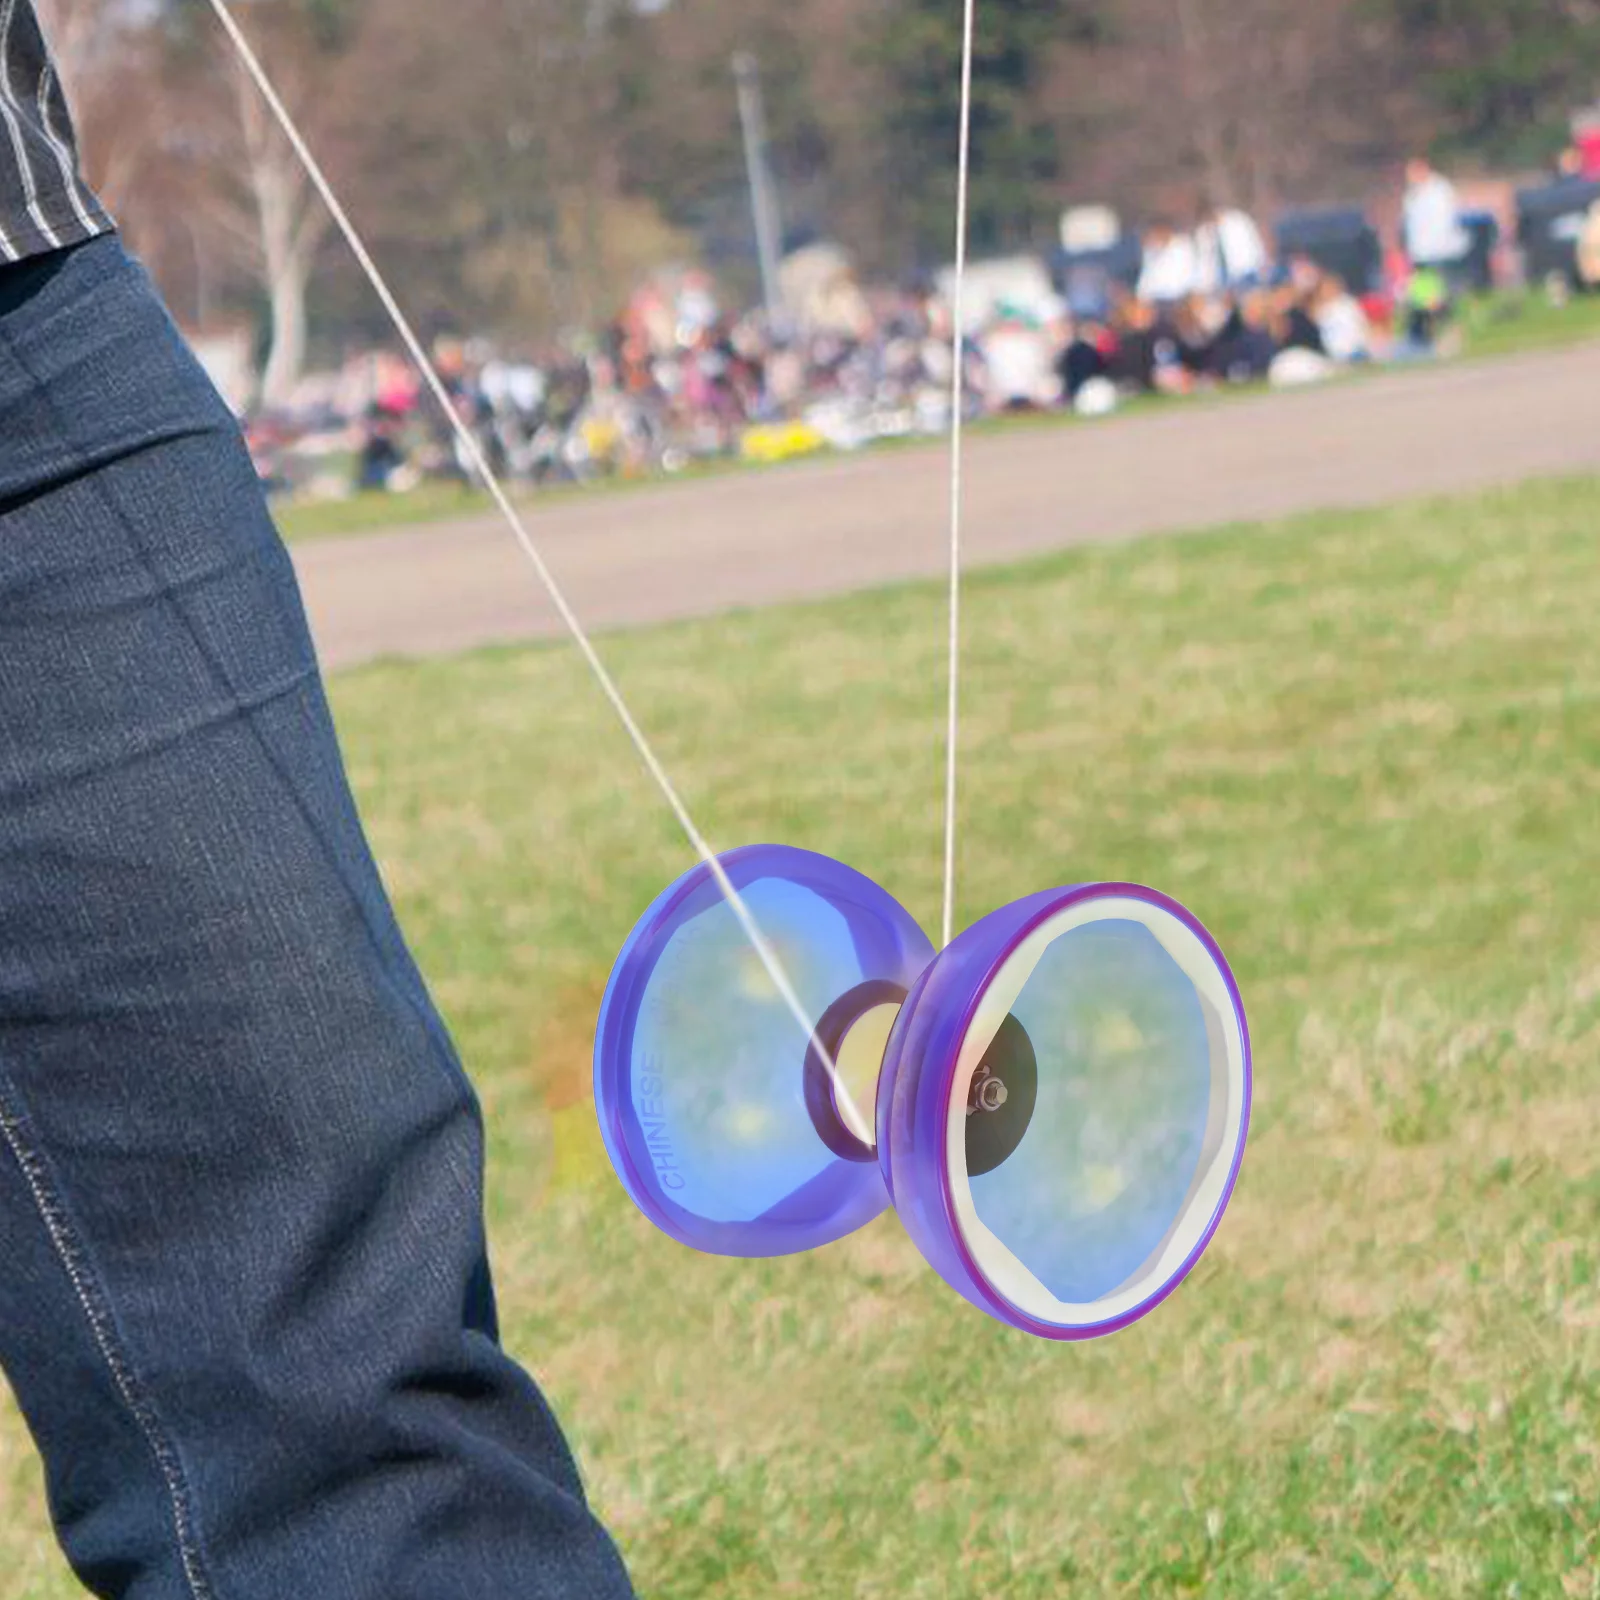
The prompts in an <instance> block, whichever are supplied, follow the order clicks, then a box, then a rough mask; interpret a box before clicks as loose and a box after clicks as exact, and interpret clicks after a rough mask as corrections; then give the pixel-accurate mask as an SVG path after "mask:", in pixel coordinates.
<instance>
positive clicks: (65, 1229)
mask: <svg viewBox="0 0 1600 1600" xmlns="http://www.w3.org/2000/svg"><path fill="white" fill-rule="evenodd" d="M24 1120H25V1119H24V1114H23V1113H22V1112H21V1111H20V1110H19V1109H18V1102H17V1099H16V1093H15V1089H14V1087H12V1086H11V1085H10V1084H9V1083H8V1081H7V1079H6V1077H5V1074H4V1073H3V1072H0V1137H3V1138H4V1140H5V1143H6V1146H7V1147H8V1148H9V1150H10V1151H11V1154H12V1156H13V1157H14V1158H15V1160H16V1163H17V1166H18V1168H19V1170H20V1171H21V1173H22V1178H23V1182H24V1183H26V1184H27V1186H28V1192H29V1194H30V1195H31V1196H32V1198H33V1203H34V1207H35V1209H36V1210H37V1211H38V1213H39V1220H40V1221H41V1222H42V1223H43V1225H44V1230H45V1234H46V1236H47V1237H48V1238H49V1240H50V1245H51V1249H52V1250H53V1251H54V1252H55V1256H56V1259H57V1260H58V1261H59V1262H60V1264H61V1268H62V1270H63V1271H64V1272H65V1273H66V1275H67V1279H68V1282H69V1283H70V1284H71V1285H72V1291H73V1294H74V1295H75V1296H76V1298H77V1301H78V1305H79V1307H80V1308H81V1310H82V1312H83V1315H84V1320H85V1322H86V1323H87V1324H88V1327H89V1332H90V1334H91V1335H92V1337H93V1339H94V1343H95V1347H96V1349H97V1350H98V1351H99V1354H100V1358H101V1360H103V1361H104V1362H105V1365H106V1370H107V1371H108V1372H109V1373H110V1374H111V1380H112V1382H113V1384H114V1385H115V1386H116V1390H117V1393H118V1394H119V1396H120V1397H121V1399H122V1403H123V1405H124V1406H126V1407H127V1410H128V1414H129V1416H131V1417H132V1418H133V1421H134V1424H135V1426H136V1427H137V1428H138V1430H139V1433H140V1435H141V1437H142V1438H143V1439H144V1442H145V1445H146V1448H148V1450H149V1451H150V1455H151V1457H152V1459H153V1460H154V1462H155V1465H156V1470H157V1472H158V1473H159V1474H160V1477H161V1480H162V1485H163V1487H164V1489H165V1491H166V1496H167V1505H168V1510H169V1511H170V1513H171V1518H172V1530H173V1538H174V1541H175V1543H176V1545H177V1549H178V1556H179V1559H180V1561H181V1562H182V1564H183V1576H184V1581H185V1583H186V1584H187V1586H188V1591H189V1594H190V1596H191V1597H192V1600H214V1597H215V1594H216V1591H215V1590H214V1589H213V1588H212V1586H211V1582H210V1579H209V1578H208V1577H207V1576H206V1573H205V1563H204V1558H203V1557H202V1556H201V1553H200V1548H199V1539H198V1534H197V1533H196V1531H195V1527H194V1515H193V1512H192V1510H191V1504H192V1495H191V1493H190V1489H189V1484H188V1480H187V1478H186V1476H185V1474H184V1470H183V1464H182V1462H181V1461H180V1459H179V1457H178V1453H177V1450H176V1449H175V1448H174V1446H173V1444H172V1441H171V1439H170V1438H169V1436H168V1434H167V1431H166V1429H165V1428H164V1427H163V1425H162V1423H161V1419H160V1417H159V1416H158V1415H157V1413H156V1409H155V1406H154V1404H153V1403H152V1402H151V1400H150V1399H149V1397H148V1396H147V1395H146V1394H145V1392H144V1386H143V1385H142V1383H141V1382H140V1381H139V1378H138V1376H137V1375H136V1373H135V1372H134V1370H133V1366H132V1363H131V1362H130V1360H129V1358H128V1356H127V1353H126V1352H125V1351H124V1349H123V1348H122V1344H121V1342H120V1340H119V1338H118V1335H117V1332H116V1329H115V1326H114V1322H113V1318H112V1314H111V1310H110V1305H109V1297H108V1296H107V1294H106V1292H105V1288H104V1286H103V1284H101V1283H99V1282H98V1281H97V1279H96V1275H95V1273H94V1270H93V1267H92V1266H91V1264H90V1262H89V1260H88V1252H87V1251H86V1250H85V1248H84V1246H83V1242H82V1240H81V1239H80V1238H79V1237H78V1234H77V1232H76V1230H75V1229H74V1228H73V1226H72V1223H71V1221H70V1220H69V1219H68V1217H67V1215H66V1208H65V1206H64V1204H63V1203H62V1200H61V1198H60V1197H59V1195H58V1193H57V1192H56V1190H55V1187H54V1186H53V1185H52V1183H51V1182H50V1178H49V1176H48V1174H47V1172H46V1170H45V1164H44V1160H43V1158H42V1156H41V1155H40V1153H39V1152H38V1151H37V1150H36V1149H34V1147H33V1146H32V1145H31V1144H30V1143H29V1141H28V1140H27V1139H26V1138H25V1137H24V1135H23V1123H24Z"/></svg>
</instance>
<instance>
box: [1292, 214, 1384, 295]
mask: <svg viewBox="0 0 1600 1600" xmlns="http://www.w3.org/2000/svg"><path fill="white" fill-rule="evenodd" d="M1277 246H1278V260H1279V261H1280V262H1282V263H1284V264H1287V263H1288V262H1290V261H1291V260H1293V259H1294V257H1296V256H1301V257H1304V258H1305V259H1306V260H1307V261H1311V262H1314V263H1315V264H1316V265H1317V266H1319V267H1321V268H1322V270H1323V271H1324V272H1331V273H1333V274H1334V275H1335V276H1337V277H1339V278H1341V279H1343V280H1344V284H1345V287H1346V288H1347V289H1349V291H1350V292H1351V294H1353V295H1355V296H1356V297H1357V299H1364V298H1367V297H1369V296H1372V295H1376V294H1379V293H1381V292H1382V290H1383V246H1382V244H1381V242H1380V241H1379V238H1378V230H1377V229H1376V228H1375V227H1373V225H1372V222H1371V220H1370V219H1369V218H1368V216H1367V214H1366V212H1365V211H1363V210H1361V209H1360V208H1359V207H1357V206H1328V207H1322V208H1318V209H1315V210H1304V211H1290V212H1287V213H1285V215H1284V216H1283V217H1281V218H1280V219H1279V221H1278V229H1277Z"/></svg>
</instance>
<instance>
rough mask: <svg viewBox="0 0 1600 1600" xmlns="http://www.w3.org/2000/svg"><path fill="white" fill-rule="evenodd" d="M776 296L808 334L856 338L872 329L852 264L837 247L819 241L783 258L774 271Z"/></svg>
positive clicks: (867, 309)
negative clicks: (780, 298)
mask: <svg viewBox="0 0 1600 1600" xmlns="http://www.w3.org/2000/svg"><path fill="white" fill-rule="evenodd" d="M778 292H779V294H780V295H781V296H782V299H783V304H784V307H785V309H786V310H787V311H788V313H789V315H790V316H791V317H792V318H793V319H794V320H795V321H796V322H797V323H798V324H799V326H800V327H801V328H803V329H805V330H806V331H808V332H812V333H835V334H841V335H844V336H846V337H849V338H860V337H863V336H865V334H866V333H867V332H868V331H869V330H870V329H871V327H872V309H871V307H870V306H869V305H868V304H867V297H866V295H865V294H864V293H863V292H862V289H861V284H860V282H859V280H858V279H857V277H856V270H855V262H854V261H853V260H852V259H851V256H850V254H849V252H848V251H846V250H845V249H843V248H842V247H841V246H839V245H836V244H830V243H827V242H823V241H819V242H818V243H816V244H809V245H806V246H805V247H804V248H803V249H800V250H796V251H793V252H792V253H791V254H789V255H788V256H786V257H785V258H784V259H783V262H782V263H781V265H780V266H779V268H778Z"/></svg>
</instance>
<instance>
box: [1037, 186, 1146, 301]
mask: <svg viewBox="0 0 1600 1600" xmlns="http://www.w3.org/2000/svg"><path fill="white" fill-rule="evenodd" d="M1143 264H1144V246H1143V244H1142V243H1141V242H1140V239H1139V236H1138V234H1137V233H1134V232H1132V231H1131V230H1130V229H1128V228H1126V227H1125V226H1124V225H1123V222H1122V219H1121V218H1120V217H1119V216H1118V215H1117V213H1116V212H1115V211H1113V210H1112V209H1111V207H1110V206H1072V207H1069V208H1068V209H1067V210H1066V211H1064V212H1062V214H1061V248H1060V250H1059V251H1058V252H1057V254H1056V257H1055V261H1054V263H1053V265H1054V269H1055V270H1054V277H1055V285H1056V288H1057V289H1058V290H1059V292H1060V294H1061V297H1062V298H1063V299H1064V300H1065V301H1066V303H1067V305H1068V307H1069V308H1070V309H1071V311H1072V312H1073V313H1074V315H1076V316H1080V317H1091V318H1097V319H1098V318H1101V317H1104V316H1105V315H1106V314H1107V313H1108V312H1109V310H1110V306H1111V302H1112V299H1113V298H1114V296H1115V293H1116V291H1117V289H1118V288H1119V287H1120V288H1125V289H1132V288H1133V287H1134V285H1135V284H1137V283H1138V281H1139V271H1140V268H1141V267H1142V266H1143Z"/></svg>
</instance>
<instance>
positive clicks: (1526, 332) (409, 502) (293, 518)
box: [278, 294, 1600, 542]
mask: <svg viewBox="0 0 1600 1600" xmlns="http://www.w3.org/2000/svg"><path fill="white" fill-rule="evenodd" d="M1462 331H1463V335H1464V338H1465V351H1466V355H1467V357H1468V358H1472V359H1475V358H1479V357H1485V358H1487V357H1494V356H1504V355H1515V354H1517V353H1519V352H1526V351H1535V350H1547V349H1555V348H1559V347H1561V346H1564V345H1569V344H1576V343H1580V342H1581V341H1583V340H1586V339H1592V338H1600V295H1587V296H1583V297H1581V298H1579V299H1577V300H1574V301H1573V302H1571V303H1570V304H1568V305H1566V306H1559V307H1558V306H1552V305H1551V304H1550V303H1549V301H1548V300H1546V299H1545V298H1544V297H1543V296H1542V295H1538V294H1527V295H1515V296H1514V295H1497V296H1494V297H1492V298H1490V297H1485V298H1482V299H1478V300H1474V301H1471V302H1469V303H1468V304H1467V305H1466V306H1465V307H1464V308H1463V311H1462ZM1387 370H1388V369H1387V368H1382V367H1374V368H1370V369H1368V370H1366V371H1364V372H1361V373H1357V374H1353V375H1352V376H1353V377H1354V378H1358V379H1359V380H1360V381H1362V382H1370V381H1372V380H1374V379H1381V378H1382V376H1383V374H1384V372H1385V371H1387ZM1256 392H1257V391H1256V390H1254V389H1251V388H1245V389H1232V390H1225V391H1222V392H1218V393H1214V394H1210V395H1205V396H1201V397H1198V398H1194V397H1191V398H1189V399H1186V400H1183V401H1181V402H1172V401H1163V400H1159V399H1140V400H1133V401H1130V402H1128V403H1127V404H1125V405H1124V406H1123V408H1122V409H1123V413H1124V414H1127V413H1129V412H1133V411H1144V410H1153V409H1157V408H1159V407H1161V406H1164V405H1171V404H1183V405H1201V404H1205V405H1217V404H1225V403H1227V402H1228V401H1230V400H1238V399H1242V398H1245V397H1247V396H1248V395H1250V394H1253V393H1256ZM1285 398H1287V397H1285ZM1078 423H1079V419H1078V418H1076V417H1074V416H1073V415H1072V414H1071V413H1066V412H1052V413H1048V414H1044V415H1040V416H1022V417H991V418H987V419H985V420H983V421H981V422H979V423H978V424H976V426H975V428H974V430H973V431H975V432H976V433H977V434H979V435H981V434H984V433H990V432H994V431H996V430H998V429H1015V428H1038V427H1072V426H1074V425H1077V424H1078ZM943 447H944V446H943V444H942V443H941V442H940V441H937V440H935V441H929V440H926V439H918V438H909V439H893V440H886V441H883V442H881V443H879V444H876V445H874V446H872V447H871V448H873V449H874V450H886V449H896V450H915V449H918V448H922V449H935V450H937V449H941V448H943ZM789 464H790V463H782V464H780V466H778V467H773V466H752V465H750V464H747V463H745V462H741V461H737V460H733V461H724V462H709V463H703V464H700V465H697V466H695V467H693V468H691V469H689V470H687V471H685V472H682V473H679V474H677V475H675V476H674V477H673V478H670V479H666V480H663V479H662V478H660V477H659V476H652V477H645V478H630V479H625V480H618V481H614V482H604V483H600V484H592V485H589V486H586V487H583V486H580V487H576V488H574V487H560V488H554V489H544V490H540V491H538V493H537V494H536V495H532V496H530V497H529V499H530V501H536V502H537V503H538V504H539V505H541V506H548V505H550V504H551V503H552V502H557V501H560V500H563V499H571V498H573V497H575V496H584V495H593V494H600V493H604V494H615V493H619V492H626V491H628V490H630V489H635V488H639V487H647V486H658V485H660V484H661V483H662V482H663V481H665V482H677V483H685V482H694V481H697V480H699V479H702V478H707V477H717V476H721V475H724V474H726V473H729V472H751V471H760V472H771V471H775V470H781V467H782V466H783V465H789ZM493 509H494V506H493V502H492V501H491V500H490V498H489V496H488V495H487V494H483V493H480V492H478V491H477V490H473V489H465V488H462V487H458V486H455V485H450V484H427V485H424V486H423V487H421V488H419V489H414V490H411V491H409V492H407V493H405V494H393V495H384V494H374V495H360V496H355V497H353V498H351V499H347V500H330V501H323V502H307V503H304V504H299V505H290V506H286V507H284V508H283V510H282V511H281V512H280V514H279V519H278V520H279V524H280V526H281V527H282V529H283V533H284V536H285V537H286V538H287V539H289V540H290V541H291V542H296V541H299V540H303V539H322V538H331V537H337V536H339V535H344V534H356V533H385V532H388V531H390V530H391V529H394V528H397V527H405V526H414V525H416V524H420V523H429V522H438V521H441V520H444V519H446V518H450V517H460V516H470V515H473V514H487V513H490V512H492V511H493Z"/></svg>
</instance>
